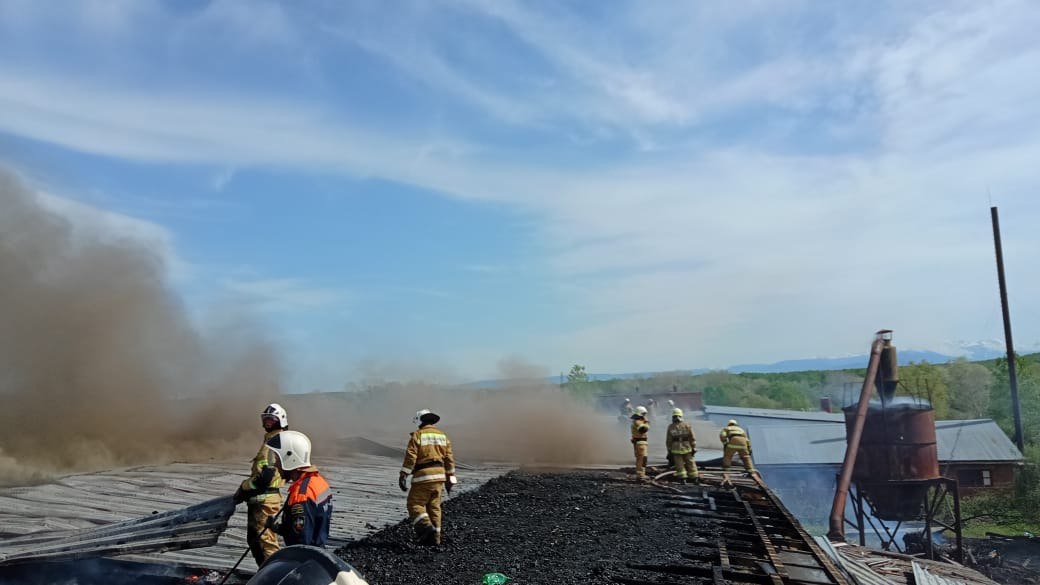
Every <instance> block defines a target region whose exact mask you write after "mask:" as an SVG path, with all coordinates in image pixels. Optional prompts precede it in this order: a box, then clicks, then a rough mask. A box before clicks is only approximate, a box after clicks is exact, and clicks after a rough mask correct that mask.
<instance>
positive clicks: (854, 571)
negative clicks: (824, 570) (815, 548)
mask: <svg viewBox="0 0 1040 585" xmlns="http://www.w3.org/2000/svg"><path fill="white" fill-rule="evenodd" d="M813 540H815V541H816V544H818V545H819V546H820V548H822V549H823V550H824V551H826V552H827V555H828V556H829V557H830V558H831V560H832V561H834V564H836V565H838V566H839V567H840V568H841V569H843V570H844V571H845V572H846V573H848V575H849V576H850V577H852V580H853V581H854V582H855V583H856V585H892V581H891V580H889V579H887V578H885V577H882V576H881V575H878V574H877V573H875V572H874V571H873V570H871V568H870V567H869V566H867V565H865V564H863V563H862V562H860V561H858V560H856V559H853V558H849V557H845V556H843V555H841V554H839V553H838V551H837V549H835V548H834V546H833V545H832V544H831V541H830V540H829V539H828V538H827V537H826V536H814V537H813Z"/></svg>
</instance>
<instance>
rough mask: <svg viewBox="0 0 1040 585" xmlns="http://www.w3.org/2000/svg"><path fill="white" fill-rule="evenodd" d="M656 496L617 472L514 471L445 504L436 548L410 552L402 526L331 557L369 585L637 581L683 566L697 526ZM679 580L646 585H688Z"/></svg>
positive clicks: (648, 487) (665, 578) (409, 535)
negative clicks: (651, 566)
mask: <svg viewBox="0 0 1040 585" xmlns="http://www.w3.org/2000/svg"><path fill="white" fill-rule="evenodd" d="M629 477H631V476H629ZM661 495H662V492H661V490H659V489H658V488H655V487H653V486H652V485H648V484H644V483H638V482H635V481H632V480H631V479H626V477H625V476H624V475H623V474H621V473H618V472H568V473H535V472H527V471H514V472H511V473H509V474H507V475H505V476H503V477H499V478H496V479H493V480H491V481H489V482H488V483H487V484H485V485H484V486H482V487H481V488H480V489H478V490H476V491H472V492H469V493H466V494H463V495H460V496H458V497H455V498H451V499H448V500H447V501H446V502H445V505H444V510H445V517H444V521H443V527H442V530H443V535H442V540H443V543H442V544H441V546H438V547H422V546H417V545H415V544H412V530H411V525H410V524H409V523H408V522H407V521H402V522H401V523H399V524H396V525H394V526H391V527H389V528H386V529H384V530H382V531H380V532H377V533H376V534H373V535H372V536H369V537H368V538H365V539H363V540H359V541H356V542H352V543H349V544H347V545H346V546H344V547H342V548H340V549H339V550H337V551H336V554H338V555H339V556H340V557H342V558H343V559H345V560H346V561H347V562H348V563H350V564H351V565H353V566H354V567H355V568H356V569H358V571H360V572H361V574H362V575H364V576H365V579H366V580H367V581H368V582H369V583H370V584H371V585H396V584H402V585H404V584H411V585H420V584H423V585H425V584H429V585H451V584H455V583H458V584H466V585H476V584H479V583H481V577H482V576H483V575H484V574H485V573H502V574H504V575H506V576H507V577H509V583H510V584H511V585H535V584H544V585H550V584H570V583H581V584H584V585H594V584H606V583H617V582H619V581H618V578H624V577H630V578H631V577H635V576H636V575H637V573H636V572H634V571H631V570H630V569H628V568H626V562H637V563H644V562H650V563H661V564H671V563H682V562H683V560H682V558H681V557H680V555H679V552H680V551H689V550H690V545H689V544H688V543H687V540H688V535H689V531H690V523H691V522H696V521H697V520H696V519H691V518H689V517H680V516H679V515H677V514H675V513H674V511H671V510H669V509H668V508H666V507H665V506H664V505H663V501H664V500H663V499H662V498H661ZM403 514H404V506H403V502H402V515H403ZM702 529H707V530H711V528H709V527H707V526H705V527H703V528H702ZM644 575H645V574H644ZM679 579H681V578H680V577H678V576H676V577H675V580H673V578H670V577H668V576H666V575H660V576H659V577H658V579H657V580H655V581H654V582H655V583H680V582H686V583H689V582H690V581H689V578H688V577H687V580H686V581H681V580H679Z"/></svg>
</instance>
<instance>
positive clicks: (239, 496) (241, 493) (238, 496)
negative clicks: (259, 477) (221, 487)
mask: <svg viewBox="0 0 1040 585" xmlns="http://www.w3.org/2000/svg"><path fill="white" fill-rule="evenodd" d="M248 497H249V496H247V495H246V492H245V490H243V489H242V487H241V486H239V488H238V489H237V490H235V495H233V496H231V499H233V500H234V501H235V504H236V505H238V504H241V503H242V502H244V501H246V499H247V498H248Z"/></svg>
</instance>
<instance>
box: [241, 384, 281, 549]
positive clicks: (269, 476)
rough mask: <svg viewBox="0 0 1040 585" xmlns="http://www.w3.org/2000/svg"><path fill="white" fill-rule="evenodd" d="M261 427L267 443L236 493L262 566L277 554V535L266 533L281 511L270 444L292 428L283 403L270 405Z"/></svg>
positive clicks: (262, 445) (253, 547) (279, 494)
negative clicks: (244, 509)
mask: <svg viewBox="0 0 1040 585" xmlns="http://www.w3.org/2000/svg"><path fill="white" fill-rule="evenodd" d="M260 424H261V425H263V427H264V441H263V442H262V443H261V444H260V450H259V451H257V452H256V457H253V465H252V468H251V469H250V475H249V477H248V478H246V479H245V480H244V481H242V485H240V486H238V490H236V491H235V503H236V504H238V503H241V502H246V509H247V511H248V513H249V519H248V521H247V522H246V542H247V543H249V551H250V552H251V553H253V560H255V561H256V566H258V567H259V566H261V565H263V564H264V561H266V560H267V558H268V557H270V556H271V555H273V554H274V553H275V552H277V551H278V536H277V535H276V534H275V533H273V532H271V531H270V530H265V529H266V527H267V522H268V520H269V519H270V518H273V517H275V516H276V515H277V514H278V511H279V510H281V508H282V494H281V492H280V491H279V488H280V487H282V483H283V482H282V478H281V476H280V475H279V474H278V469H277V468H276V467H275V465H274V462H273V461H271V457H270V449H268V447H267V442H268V441H269V440H271V439H272V438H273V437H276V436H278V434H279V433H281V432H282V431H285V430H287V429H288V428H289V415H288V414H287V413H286V412H285V409H284V408H282V406H281V405H280V404H277V403H271V404H268V405H267V407H266V408H264V410H263V412H261V413H260Z"/></svg>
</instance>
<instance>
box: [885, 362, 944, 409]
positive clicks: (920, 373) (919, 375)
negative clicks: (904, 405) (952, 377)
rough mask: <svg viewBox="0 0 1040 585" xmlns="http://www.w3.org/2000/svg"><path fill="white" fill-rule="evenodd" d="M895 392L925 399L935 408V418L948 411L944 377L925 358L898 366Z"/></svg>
mask: <svg viewBox="0 0 1040 585" xmlns="http://www.w3.org/2000/svg"><path fill="white" fill-rule="evenodd" d="M896 393H897V394H902V395H904V396H905V395H909V396H913V397H915V398H919V399H922V400H927V401H929V402H930V403H931V404H932V408H934V409H935V418H939V419H943V418H947V416H948V415H949V412H950V389H949V387H948V386H947V385H946V377H945V376H944V375H943V373H942V371H941V370H940V369H939V368H938V367H937V366H936V365H935V364H930V363H928V362H927V361H925V360H921V362H920V363H914V362H910V365H907V366H900V367H899V387H898V388H897V389H896Z"/></svg>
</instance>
